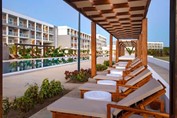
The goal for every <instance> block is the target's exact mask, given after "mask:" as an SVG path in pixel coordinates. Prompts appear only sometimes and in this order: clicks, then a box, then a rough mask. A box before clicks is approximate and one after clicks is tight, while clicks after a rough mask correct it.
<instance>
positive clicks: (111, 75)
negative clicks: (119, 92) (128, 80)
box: [106, 74, 122, 77]
mask: <svg viewBox="0 0 177 118" xmlns="http://www.w3.org/2000/svg"><path fill="white" fill-rule="evenodd" d="M106 76H109V77H121V76H122V75H121V74H106Z"/></svg>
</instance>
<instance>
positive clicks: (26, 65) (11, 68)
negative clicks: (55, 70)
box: [3, 57, 88, 74]
mask: <svg viewBox="0 0 177 118" xmlns="http://www.w3.org/2000/svg"><path fill="white" fill-rule="evenodd" d="M81 60H88V57H84V58H81ZM76 61H77V58H48V59H36V60H23V61H12V62H3V74H7V73H12V72H19V71H24V70H31V69H36V68H43V67H49V66H55V65H60V64H65V63H71V62H76Z"/></svg>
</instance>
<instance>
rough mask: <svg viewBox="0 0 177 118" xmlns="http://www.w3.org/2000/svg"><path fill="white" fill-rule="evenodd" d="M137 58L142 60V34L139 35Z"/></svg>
mask: <svg viewBox="0 0 177 118" xmlns="http://www.w3.org/2000/svg"><path fill="white" fill-rule="evenodd" d="M138 55H139V58H140V59H142V34H140V35H139V54H138Z"/></svg>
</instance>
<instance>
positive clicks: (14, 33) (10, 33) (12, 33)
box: [8, 32, 18, 36]
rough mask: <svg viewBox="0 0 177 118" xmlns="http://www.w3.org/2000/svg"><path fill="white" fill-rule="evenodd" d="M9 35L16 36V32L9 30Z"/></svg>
mask: <svg viewBox="0 0 177 118" xmlns="http://www.w3.org/2000/svg"><path fill="white" fill-rule="evenodd" d="M8 34H9V35H10V36H18V33H17V32H9V33H8Z"/></svg>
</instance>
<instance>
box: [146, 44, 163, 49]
mask: <svg viewBox="0 0 177 118" xmlns="http://www.w3.org/2000/svg"><path fill="white" fill-rule="evenodd" d="M148 49H158V50H159V49H163V42H148Z"/></svg>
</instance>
